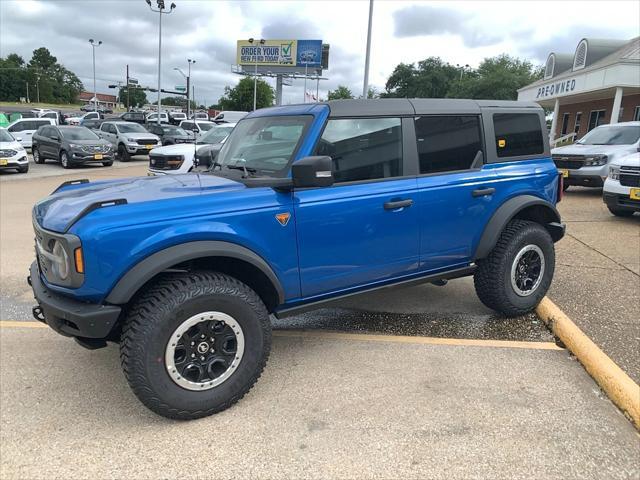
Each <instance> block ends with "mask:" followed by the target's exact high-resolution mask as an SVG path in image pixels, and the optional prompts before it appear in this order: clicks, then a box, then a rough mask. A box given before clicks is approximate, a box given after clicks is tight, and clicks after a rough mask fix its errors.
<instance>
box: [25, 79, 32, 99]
mask: <svg viewBox="0 0 640 480" xmlns="http://www.w3.org/2000/svg"><path fill="white" fill-rule="evenodd" d="M25 83H26V84H27V103H31V102H30V101H29V81H28V80H27V81H26V82H25Z"/></svg>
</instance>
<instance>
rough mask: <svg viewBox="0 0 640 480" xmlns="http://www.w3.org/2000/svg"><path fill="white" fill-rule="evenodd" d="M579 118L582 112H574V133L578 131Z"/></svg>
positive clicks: (580, 118)
mask: <svg viewBox="0 0 640 480" xmlns="http://www.w3.org/2000/svg"><path fill="white" fill-rule="evenodd" d="M581 120H582V112H578V113H576V121H575V123H574V124H573V133H575V134H576V135H577V134H578V132H579V131H580V121H581Z"/></svg>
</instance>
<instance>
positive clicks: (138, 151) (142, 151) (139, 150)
mask: <svg viewBox="0 0 640 480" xmlns="http://www.w3.org/2000/svg"><path fill="white" fill-rule="evenodd" d="M161 146H162V144H161V143H156V144H154V145H153V146H152V147H151V148H147V147H146V145H140V144H137V143H127V144H126V147H127V152H129V154H130V155H149V152H150V151H151V150H153V149H154V148H157V147H161Z"/></svg>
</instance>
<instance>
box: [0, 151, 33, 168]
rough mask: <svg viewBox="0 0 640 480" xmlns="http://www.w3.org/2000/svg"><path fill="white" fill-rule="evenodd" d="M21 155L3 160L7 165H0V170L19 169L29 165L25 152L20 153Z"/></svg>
mask: <svg viewBox="0 0 640 480" xmlns="http://www.w3.org/2000/svg"><path fill="white" fill-rule="evenodd" d="M21 153H22V155H16V156H14V157H9V158H3V160H6V161H7V163H6V165H0V170H2V169H5V168H8V169H14V168H21V167H24V166H25V165H28V164H29V159H28V158H27V154H26V152H21ZM3 163H4V162H3Z"/></svg>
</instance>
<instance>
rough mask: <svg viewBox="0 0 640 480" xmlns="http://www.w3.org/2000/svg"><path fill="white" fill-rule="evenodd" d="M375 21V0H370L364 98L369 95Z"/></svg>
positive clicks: (363, 85)
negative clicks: (372, 32)
mask: <svg viewBox="0 0 640 480" xmlns="http://www.w3.org/2000/svg"><path fill="white" fill-rule="evenodd" d="M372 21H373V0H369V29H368V30H367V53H366V56H365V57H364V82H363V84H362V98H367V94H368V93H369V61H370V59H371V23H372Z"/></svg>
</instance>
